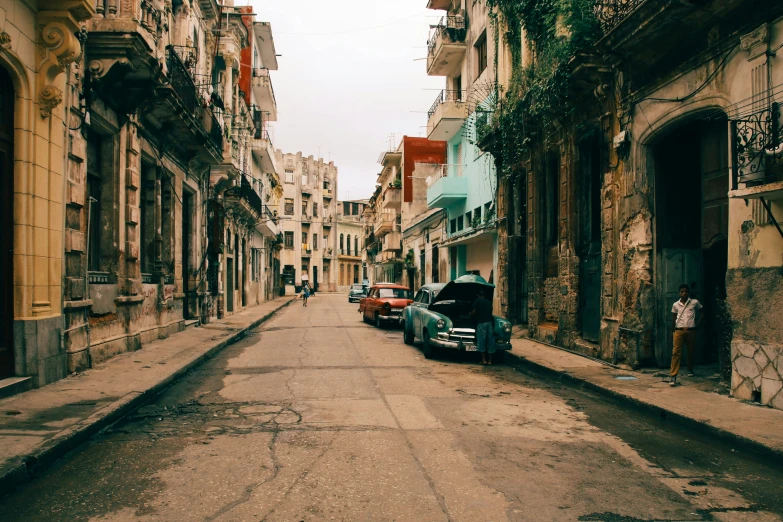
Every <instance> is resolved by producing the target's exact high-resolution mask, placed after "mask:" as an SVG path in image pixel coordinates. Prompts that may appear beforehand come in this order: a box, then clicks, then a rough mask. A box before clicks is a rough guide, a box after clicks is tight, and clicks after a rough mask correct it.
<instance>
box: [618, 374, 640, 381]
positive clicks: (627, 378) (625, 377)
mask: <svg viewBox="0 0 783 522" xmlns="http://www.w3.org/2000/svg"><path fill="white" fill-rule="evenodd" d="M614 378H615V379H617V380H618V381H636V380H638V379H637V378H636V377H631V376H630V375H615V377H614Z"/></svg>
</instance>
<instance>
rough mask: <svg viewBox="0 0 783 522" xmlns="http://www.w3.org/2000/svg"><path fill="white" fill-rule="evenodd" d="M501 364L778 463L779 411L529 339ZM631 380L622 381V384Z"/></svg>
mask: <svg viewBox="0 0 783 522" xmlns="http://www.w3.org/2000/svg"><path fill="white" fill-rule="evenodd" d="M511 344H512V350H511V352H510V353H509V354H508V355H509V356H510V357H508V358H507V361H508V362H509V363H510V364H517V365H519V366H521V367H526V368H529V369H531V370H532V371H534V372H537V373H540V374H545V375H547V376H550V377H552V376H555V377H559V378H561V379H563V380H570V381H571V382H572V383H576V384H580V385H582V386H585V387H586V388H590V389H592V390H594V391H597V392H599V393H602V394H604V395H609V396H611V397H613V398H615V399H619V400H622V401H624V402H628V403H631V404H633V405H634V406H636V407H642V408H646V409H648V410H649V411H653V412H658V413H661V412H665V414H666V416H667V418H669V419H675V420H676V421H678V422H681V423H683V424H686V425H689V426H690V427H692V428H695V429H698V430H700V431H702V432H705V433H708V434H710V435H713V436H716V437H718V438H721V439H723V440H725V441H727V442H729V443H732V444H736V445H737V446H738V447H739V446H742V447H744V448H746V449H748V450H749V451H751V452H754V453H757V454H760V455H762V456H764V457H766V458H771V459H774V460H777V461H781V462H783V430H781V426H783V411H781V410H775V409H772V408H768V407H766V406H757V405H753V404H749V403H746V402H742V401H739V400H736V399H732V398H731V397H728V396H727V395H720V394H718V393H714V392H711V391H702V390H700V389H699V385H698V384H697V383H696V382H694V381H693V380H691V379H689V378H688V377H682V376H681V377H680V379H681V381H682V385H681V386H676V387H671V386H669V384H668V383H667V382H663V381H662V379H661V377H660V376H656V375H652V374H649V373H642V372H635V371H631V370H623V369H620V368H616V367H613V366H611V365H606V364H602V363H600V362H598V361H595V360H592V359H588V358H585V357H581V356H579V355H576V354H573V353H569V352H566V351H563V350H559V349H557V348H554V347H551V346H548V345H545V344H541V343H538V342H536V341H533V340H530V339H512V340H511ZM629 377H630V378H631V379H628V378H629Z"/></svg>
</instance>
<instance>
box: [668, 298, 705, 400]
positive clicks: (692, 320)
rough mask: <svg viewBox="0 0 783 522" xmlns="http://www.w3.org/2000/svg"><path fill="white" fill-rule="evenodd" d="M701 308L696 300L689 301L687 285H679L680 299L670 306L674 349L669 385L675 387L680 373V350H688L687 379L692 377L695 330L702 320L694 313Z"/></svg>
mask: <svg viewBox="0 0 783 522" xmlns="http://www.w3.org/2000/svg"><path fill="white" fill-rule="evenodd" d="M701 309H702V306H701V303H700V302H699V301H697V300H696V299H691V297H690V288H688V285H680V299H679V300H678V301H675V302H674V305H672V321H673V323H674V349H673V350H672V366H671V370H670V371H669V375H670V379H669V385H671V386H676V385H677V374H678V373H680V361H681V360H682V348H683V345H685V346H686V347H687V348H688V377H693V355H694V351H695V350H696V328H698V327H699V323H701V320H702V314H698V320H697V317H696V312H697V311H698V310H701Z"/></svg>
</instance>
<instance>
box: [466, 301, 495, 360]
mask: <svg viewBox="0 0 783 522" xmlns="http://www.w3.org/2000/svg"><path fill="white" fill-rule="evenodd" d="M471 315H473V318H474V319H475V321H476V345H477V348H478V351H480V352H481V364H492V354H493V353H495V336H494V333H493V331H492V322H493V318H492V303H491V302H490V300H489V299H487V298H486V297H485V296H484V290H479V291H478V298H477V299H476V301H475V302H474V303H473V311H472V312H471Z"/></svg>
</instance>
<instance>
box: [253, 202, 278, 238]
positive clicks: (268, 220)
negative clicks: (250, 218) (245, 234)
mask: <svg viewBox="0 0 783 522" xmlns="http://www.w3.org/2000/svg"><path fill="white" fill-rule="evenodd" d="M256 230H257V231H258V233H259V234H261V235H262V236H264V237H269V238H274V237H277V235H278V234H280V232H281V231H282V229H281V228H280V223H279V222H278V219H277V216H275V215H274V213H273V212H272V211H271V210H269V207H268V206H267V205H264V212H263V213H262V214H261V217H260V218H259V220H258V222H256Z"/></svg>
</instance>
